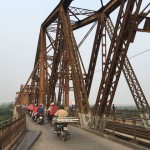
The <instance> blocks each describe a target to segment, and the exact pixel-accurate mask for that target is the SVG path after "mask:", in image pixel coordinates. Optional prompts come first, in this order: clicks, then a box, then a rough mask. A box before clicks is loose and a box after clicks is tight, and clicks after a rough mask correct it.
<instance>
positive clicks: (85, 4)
mask: <svg viewBox="0 0 150 150" xmlns="http://www.w3.org/2000/svg"><path fill="white" fill-rule="evenodd" d="M143 1H144V2H143V5H142V7H144V6H145V5H146V4H147V3H148V2H149V0H143ZM106 2H108V0H105V3H106ZM58 3H59V0H44V1H43V0H13V1H12V0H11V1H10V0H0V19H1V20H0V102H10V101H14V100H15V95H16V94H15V93H16V92H17V91H19V89H20V85H21V84H25V83H26V81H27V79H28V77H29V75H30V73H31V71H32V69H33V65H34V60H35V55H36V48H37V43H38V36H39V30H40V26H41V24H42V23H43V21H44V20H45V19H46V17H47V16H48V15H49V14H50V13H51V11H52V10H53V9H54V8H55V6H56V5H57V4H58ZM72 6H77V7H80V8H87V9H92V10H98V8H99V6H100V0H93V1H92V2H91V0H82V2H81V0H74V1H73V3H72ZM116 14H117V12H116ZM116 14H115V12H114V14H113V16H112V17H114V16H116ZM81 37H83V36H81ZM149 39H150V34H148V33H137V36H136V39H135V41H134V44H131V46H130V49H129V51H128V57H129V58H130V57H131V56H134V55H136V54H138V53H141V52H143V51H145V50H148V49H150V40H149ZM77 41H80V40H78V39H77ZM89 43H90V42H89ZM90 44H91V45H92V44H93V43H92V42H91V43H90ZM84 48H86V46H85V47H82V49H84ZM81 54H82V55H84V54H85V51H84V52H83V51H82V52H81ZM83 59H84V58H83ZM86 59H87V58H86ZM85 61H86V60H85ZM130 62H131V63H132V66H133V68H134V71H135V73H136V75H137V77H138V79H139V82H140V84H141V86H142V89H143V91H144V93H145V95H146V97H147V99H148V102H149V103H150V86H149V84H150V69H149V65H150V51H148V52H146V53H144V54H141V55H138V56H136V57H134V58H132V59H130ZM100 69H101V68H100V67H98V66H97V68H96V70H97V72H96V73H95V75H94V82H93V85H92V91H91V94H90V99H89V100H90V102H91V103H95V99H96V96H97V91H98V87H99V84H100V76H101V72H100V71H98V70H100ZM114 103H115V104H116V105H122V104H124V105H134V101H133V98H132V96H131V94H130V91H129V88H128V86H127V83H126V81H125V79H124V77H123V76H121V79H120V81H119V85H118V88H117V92H116V95H115V99H114Z"/></svg>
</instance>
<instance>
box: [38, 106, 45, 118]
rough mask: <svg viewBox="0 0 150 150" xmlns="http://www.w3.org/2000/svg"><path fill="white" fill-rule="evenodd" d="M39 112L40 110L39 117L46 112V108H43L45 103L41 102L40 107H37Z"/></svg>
mask: <svg viewBox="0 0 150 150" xmlns="http://www.w3.org/2000/svg"><path fill="white" fill-rule="evenodd" d="M37 112H38V114H37V115H38V117H39V116H40V115H43V114H44V108H43V104H40V105H39V107H38V109H37Z"/></svg>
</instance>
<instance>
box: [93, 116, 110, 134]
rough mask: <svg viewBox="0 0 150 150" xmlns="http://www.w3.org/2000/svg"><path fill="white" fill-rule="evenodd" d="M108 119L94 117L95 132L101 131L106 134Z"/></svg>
mask: <svg viewBox="0 0 150 150" xmlns="http://www.w3.org/2000/svg"><path fill="white" fill-rule="evenodd" d="M107 119H108V117H107V116H106V115H103V116H93V118H92V128H93V129H94V130H99V131H101V132H104V130H105V127H106V123H107Z"/></svg>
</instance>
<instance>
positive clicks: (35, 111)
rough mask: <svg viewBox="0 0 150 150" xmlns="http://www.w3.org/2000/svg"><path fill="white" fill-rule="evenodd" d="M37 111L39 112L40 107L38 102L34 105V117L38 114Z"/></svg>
mask: <svg viewBox="0 0 150 150" xmlns="http://www.w3.org/2000/svg"><path fill="white" fill-rule="evenodd" d="M37 113H38V107H37V104H35V105H34V107H33V116H32V118H33V119H34V117H35V116H37Z"/></svg>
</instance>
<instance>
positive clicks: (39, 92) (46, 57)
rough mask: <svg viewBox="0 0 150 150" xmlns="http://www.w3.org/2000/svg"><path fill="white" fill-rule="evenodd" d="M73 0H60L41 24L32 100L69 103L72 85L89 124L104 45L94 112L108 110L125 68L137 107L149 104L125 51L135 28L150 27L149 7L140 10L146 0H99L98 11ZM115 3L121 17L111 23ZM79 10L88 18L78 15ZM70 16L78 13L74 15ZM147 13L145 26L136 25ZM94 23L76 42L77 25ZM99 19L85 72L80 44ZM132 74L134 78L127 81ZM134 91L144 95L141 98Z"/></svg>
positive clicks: (32, 82) (145, 107)
mask: <svg viewBox="0 0 150 150" xmlns="http://www.w3.org/2000/svg"><path fill="white" fill-rule="evenodd" d="M72 1H73V0H61V1H60V3H59V4H58V6H57V7H56V8H55V9H54V10H53V12H52V13H51V14H50V15H49V16H48V17H47V19H46V20H45V21H44V22H43V24H42V25H41V29H40V35H39V41H38V46H37V53H36V58H35V64H34V71H33V73H32V75H31V76H30V78H29V80H31V85H32V86H31V87H32V89H31V95H32V96H31V97H32V98H31V99H32V100H31V102H32V103H43V104H44V106H46V107H48V106H49V104H50V103H51V102H55V103H57V104H58V105H60V104H62V103H63V104H64V105H65V106H66V107H67V108H68V107H69V100H70V95H71V94H70V92H71V91H74V93H73V94H74V99H75V105H76V108H77V113H78V114H79V117H80V119H81V122H82V123H81V124H82V125H84V126H88V127H89V126H90V123H91V120H90V117H91V109H90V105H89V100H88V98H89V95H90V91H91V85H92V82H93V76H94V72H95V66H96V63H97V58H98V54H99V50H100V47H101V48H102V53H101V54H102V79H101V84H100V88H99V91H98V96H97V99H96V102H95V108H94V117H95V119H96V116H101V115H103V114H105V113H106V114H109V112H110V108H111V104H112V101H113V98H114V94H115V91H116V88H117V85H118V82H119V78H120V73H121V71H122V70H123V71H124V72H125V77H127V78H126V79H127V83H128V85H129V88H130V90H131V93H132V94H133V97H134V100H135V102H136V104H137V105H138V106H137V107H138V108H139V111H143V110H144V111H146V109H149V107H148V103H147V101H146V98H144V93H142V92H141V91H142V89H141V88H140V85H139V84H138V88H134V87H135V85H136V84H137V83H138V80H137V79H136V76H135V74H134V71H133V68H132V67H131V64H130V62H129V60H128V58H127V57H126V54H127V51H128V47H129V44H130V43H131V42H133V41H134V37H135V35H136V32H137V31H138V30H142V31H149V18H148V17H147V15H148V14H149V11H147V12H145V11H142V12H141V13H139V9H140V6H141V2H142V0H111V1H109V2H108V3H107V4H106V5H103V1H101V4H102V7H101V8H100V9H99V10H98V11H93V10H88V9H83V8H77V7H71V6H70V4H71V2H72ZM126 4H127V5H126ZM133 7H134V9H133ZM148 7H149V5H148ZM117 8H119V10H120V11H119V14H117V15H116V16H118V19H117V22H116V24H115V26H113V24H112V22H111V18H110V14H111V13H112V12H113V11H114V10H115V9H117ZM81 15H82V16H85V18H83V19H80V16H81ZM71 17H74V18H75V20H76V21H74V20H72V18H71ZM144 19H145V20H146V21H145V26H144V28H143V29H138V25H139V24H140V23H141V22H142V21H143V20H144ZM90 23H93V26H92V27H91V28H90V30H89V31H88V32H87V34H86V35H85V36H84V38H83V39H82V40H81V42H80V43H79V44H78V45H77V43H76V39H75V36H74V31H75V30H77V29H80V28H82V27H84V26H86V25H89V24H90ZM96 25H97V29H96V33H95V38H94V43H93V48H92V53H91V58H90V62H89V64H88V65H89V66H88V71H87V73H86V69H85V67H84V62H83V61H82V58H81V55H80V51H79V48H80V46H81V45H82V44H83V43H84V41H85V40H86V38H87V37H88V36H89V35H90V33H91V31H92V30H93V28H94V27H95V26H96ZM106 31H107V33H108V35H109V36H110V39H111V44H110V48H109V51H108V55H107V54H106V45H107V41H106V37H107V36H106ZM129 64H130V65H129ZM29 80H28V82H27V84H28V83H29ZM131 80H132V81H133V82H132V83H131V82H129V81H131ZM70 83H71V84H70ZM136 87H137V86H136ZM139 90H140V92H141V93H142V94H139V93H138V96H137V91H139ZM22 92H23V90H22ZM141 95H142V96H143V98H141V97H142V96H141ZM140 96H141V97H140ZM136 97H138V98H139V97H140V98H141V100H139V99H136ZM85 120H86V121H85ZM87 120H88V121H87ZM94 121H95V120H94Z"/></svg>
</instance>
